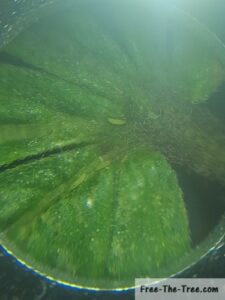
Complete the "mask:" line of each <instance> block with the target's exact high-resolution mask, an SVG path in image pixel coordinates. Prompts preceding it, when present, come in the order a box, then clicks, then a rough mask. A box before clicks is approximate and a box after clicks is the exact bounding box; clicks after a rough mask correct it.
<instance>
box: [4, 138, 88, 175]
mask: <svg viewBox="0 0 225 300" xmlns="http://www.w3.org/2000/svg"><path fill="white" fill-rule="evenodd" d="M91 144H92V143H80V144H77V143H74V144H69V145H65V146H61V147H56V148H53V149H51V150H48V151H44V152H41V153H37V154H33V155H29V156H26V157H24V158H21V159H17V160H14V161H12V162H11V163H9V164H4V165H0V173H3V172H5V171H7V170H10V169H15V168H17V167H19V166H21V165H26V164H29V163H31V162H33V161H37V160H42V159H45V158H48V157H50V156H53V155H57V154H61V153H64V152H68V151H72V150H75V149H78V148H83V147H86V146H89V145H91Z"/></svg>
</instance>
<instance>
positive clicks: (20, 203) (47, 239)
mask: <svg viewBox="0 0 225 300" xmlns="http://www.w3.org/2000/svg"><path fill="white" fill-rule="evenodd" d="M66 3H67V5H69V9H68V8H64V9H62V6H60V5H59V6H57V5H56V8H55V9H54V10H53V12H52V13H51V14H49V15H48V16H47V17H46V16H45V17H43V18H42V19H40V20H39V22H37V23H35V24H33V25H32V26H31V27H30V28H27V29H26V30H24V32H23V33H22V34H20V35H19V36H18V37H17V38H15V39H14V41H13V42H12V43H10V44H9V45H7V46H6V47H5V48H4V49H2V51H1V52H0V238H1V241H2V244H3V245H5V246H6V247H7V248H9V249H10V250H12V251H13V253H14V255H15V256H16V257H18V258H19V259H22V260H23V261H24V262H25V264H28V265H29V266H30V267H32V268H33V269H35V270H37V271H38V272H42V273H44V274H46V275H47V276H50V277H54V278H56V279H57V280H61V281H62V280H64V281H66V282H69V283H71V284H76V285H82V286H86V287H87V286H88V287H94V288H118V287H124V286H132V285H134V278H137V277H149V276H151V277H163V276H169V275H171V274H172V273H175V272H177V271H179V270H180V268H182V267H184V262H182V260H183V258H184V257H185V256H186V255H187V254H188V253H189V252H190V248H191V246H190V245H191V241H190V234H189V225H188V215H187V212H186V208H185V204H184V199H183V195H182V191H181V189H180V187H179V183H178V181H177V178H176V174H175V172H174V171H173V165H174V163H175V164H180V165H182V167H184V168H185V169H187V170H189V171H190V170H191V171H194V172H196V173H198V174H200V175H202V176H205V177H210V179H216V180H219V181H221V182H223V183H224V179H221V178H225V177H224V176H223V175H225V174H224V166H225V161H224V160H225V159H224V158H223V156H221V155H220V151H221V149H225V143H224V138H223V137H224V135H223V134H224V131H223V129H221V128H222V125H221V124H222V123H221V122H220V120H218V119H217V117H216V116H214V115H213V114H212V112H211V111H210V110H209V109H208V107H207V100H208V98H209V97H210V96H211V94H212V93H213V92H215V91H216V89H217V88H218V86H219V85H220V84H221V82H222V81H223V80H224V64H223V63H224V61H225V60H224V53H223V49H222V48H221V47H222V46H221V44H220V43H219V42H218V41H217V39H216V38H215V37H214V36H213V34H211V33H210V32H208V31H207V30H206V29H205V28H204V27H202V25H201V24H199V23H198V22H197V21H196V20H194V19H193V18H192V17H190V16H187V15H186V14H185V13H183V12H181V11H179V10H177V9H175V8H171V7H170V8H169V7H166V9H161V8H160V9H159V7H158V5H156V3H155V2H154V1H149V3H146V2H145V1H140V2H138V3H137V1H134V0H132V1H123V2H122V3H121V1H120V2H119V1H117V0H116V1H111V0H109V1H102V0H92V1H89V0H82V1H79V0H77V1H74V2H73V3H71V4H69V1H68V2H67V1H66ZM67 5H66V6H65V7H67ZM100 7H101V9H100ZM128 11H129V13H127V12H128ZM215 132H216V134H214V133H215ZM207 149H208V150H207Z"/></svg>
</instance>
